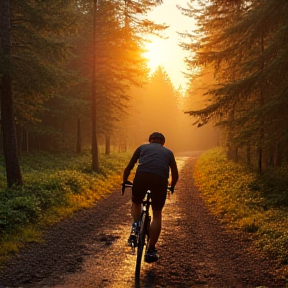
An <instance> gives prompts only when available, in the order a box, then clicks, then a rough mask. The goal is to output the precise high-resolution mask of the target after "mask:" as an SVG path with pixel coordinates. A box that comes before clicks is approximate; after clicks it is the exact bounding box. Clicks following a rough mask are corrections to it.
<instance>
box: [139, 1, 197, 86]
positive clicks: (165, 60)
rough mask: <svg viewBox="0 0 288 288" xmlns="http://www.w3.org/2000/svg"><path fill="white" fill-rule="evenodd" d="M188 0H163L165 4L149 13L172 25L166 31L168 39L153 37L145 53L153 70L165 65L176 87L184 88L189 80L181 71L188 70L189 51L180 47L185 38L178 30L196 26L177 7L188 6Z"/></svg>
mask: <svg viewBox="0 0 288 288" xmlns="http://www.w3.org/2000/svg"><path fill="white" fill-rule="evenodd" d="M187 2H189V3H190V0H163V4H162V5H160V6H158V7H157V8H155V9H154V10H153V11H151V12H150V13H149V15H148V17H149V19H151V20H153V21H155V22H156V23H165V24H167V25H170V27H169V28H168V29H167V30H166V31H165V32H164V35H165V36H167V37H169V38H168V39H160V38H158V37H152V38H151V39H152V41H153V43H148V44H147V49H148V50H149V52H148V53H147V54H145V57H147V58H149V59H150V61H149V66H150V68H151V69H152V72H153V71H154V70H155V69H156V68H157V67H158V66H159V65H161V66H163V67H164V69H165V70H166V72H167V73H168V75H169V77H170V79H171V81H172V83H173V85H174V86H175V88H176V89H177V88H178V87H179V85H181V86H182V87H183V88H185V86H186V82H187V80H186V79H185V78H184V76H183V74H182V72H181V71H185V70H186V66H185V63H184V62H183V58H184V57H185V56H188V54H187V52H186V51H183V50H182V48H181V47H179V42H180V41H183V40H184V39H183V38H181V36H180V35H178V34H177V32H186V31H188V32H190V31H191V30H193V29H194V27H195V26H194V20H193V19H192V18H189V17H187V16H183V15H182V14H181V11H180V10H179V9H178V8H177V7H176V5H177V4H178V5H180V6H182V7H184V8H187Z"/></svg>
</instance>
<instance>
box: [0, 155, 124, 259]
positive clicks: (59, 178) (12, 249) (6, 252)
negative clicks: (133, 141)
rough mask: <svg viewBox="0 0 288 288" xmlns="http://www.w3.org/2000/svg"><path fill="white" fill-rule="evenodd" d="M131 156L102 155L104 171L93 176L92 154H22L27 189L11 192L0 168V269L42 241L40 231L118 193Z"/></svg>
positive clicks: (101, 168) (101, 170)
mask: <svg viewBox="0 0 288 288" xmlns="http://www.w3.org/2000/svg"><path fill="white" fill-rule="evenodd" d="M129 156H130V155H128V154H126V153H122V154H111V155H109V156H107V155H102V154H100V155H99V157H100V158H99V163H100V172H99V173H95V172H92V171H91V154H90V153H87V154H85V155H76V154H73V155H51V154H39V153H38V154H35V155H32V154H27V155H22V156H21V159H20V166H21V171H22V176H23V183H24V185H23V186H22V187H21V188H19V187H14V188H11V189H8V188H6V186H7V185H6V178H5V177H4V167H3V166H1V167H0V169H1V172H2V173H1V177H0V265H1V263H4V261H5V260H6V259H7V258H8V257H9V256H10V255H13V254H15V253H17V252H18V250H19V248H20V247H22V246H23V245H24V244H25V243H27V242H32V241H41V231H42V230H43V229H44V228H45V227H46V226H47V225H51V224H53V223H55V222H58V221H60V220H61V219H63V218H66V217H69V216H70V215H72V214H73V213H74V212H75V211H77V210H79V209H82V208H87V207H90V206H92V205H93V204H94V203H95V202H97V201H98V200H99V199H101V197H103V196H104V195H106V194H108V193H110V192H112V191H113V187H115V186H116V187H118V189H119V193H120V188H119V187H120V183H121V178H120V175H121V174H122V170H123V168H124V165H125V163H128V160H129ZM1 163H3V161H1Z"/></svg>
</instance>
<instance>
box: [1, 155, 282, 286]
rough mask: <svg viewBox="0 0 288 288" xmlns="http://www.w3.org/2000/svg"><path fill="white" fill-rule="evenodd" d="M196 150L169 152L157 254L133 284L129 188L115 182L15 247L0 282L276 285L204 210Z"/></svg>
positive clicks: (271, 272)
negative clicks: (171, 185)
mask: <svg viewBox="0 0 288 288" xmlns="http://www.w3.org/2000/svg"><path fill="white" fill-rule="evenodd" d="M198 155H199V153H196V152H195V153H190V154H189V157H187V156H186V157H184V156H183V155H180V156H179V157H177V162H178V166H179V168H181V171H180V180H179V183H178V185H177V190H176V191H175V193H174V195H168V198H167V202H166V206H165V208H164V210H163V229H162V233H161V235H160V239H159V242H158V247H157V249H158V252H159V256H160V259H159V260H158V261H157V262H156V263H153V264H146V263H144V264H143V267H142V271H141V273H142V274H141V279H140V283H135V281H134V269H135V260H136V258H135V257H136V256H135V255H133V254H131V251H130V248H129V247H128V246H127V239H128V236H129V230H130V222H131V219H130V213H129V212H130V191H128V190H127V191H126V193H125V195H124V196H121V193H120V187H117V189H115V191H112V192H111V194H109V195H108V196H107V197H105V198H104V199H102V200H100V201H99V202H98V203H97V204H95V206H94V207H92V208H91V209H85V210H82V211H79V212H77V213H75V215H74V216H73V217H71V218H69V219H66V220H65V221H62V222H61V223H58V224H56V225H54V226H53V227H50V228H49V229H48V230H47V231H46V232H45V233H44V235H43V242H42V243H30V244H29V245H27V246H26V247H25V248H24V249H22V250H21V251H20V253H19V254H18V255H17V256H15V257H14V258H13V259H11V261H9V262H8V263H7V265H6V266H5V268H4V269H2V270H1V271H0V288H8V287H9V288H12V287H18V288H20V287H21V288H31V287H33V288H44V287H53V288H92V287H94V288H104V287H105V288H118V287H119V288H132V287H134V288H135V287H137V288H140V287H141V288H152V287H155V288H156V287H157V288H160V287H161V288H162V287H163V288H164V287H165V288H168V287H169V288H170V287H171V288H172V287H179V288H192V287H193V288H204V287H205V288H206V287H207V288H244V287H245V288H256V287H269V288H282V287H283V288H284V287H285V285H284V283H282V282H281V281H280V280H279V279H277V277H276V275H275V271H276V268H275V266H274V264H273V263H271V262H269V261H268V259H265V258H263V257H261V256H259V255H258V254H255V253H253V250H251V249H250V246H251V241H250V240H249V237H247V235H245V234H241V233H235V232H231V231H228V230H227V229H225V227H224V226H223V225H222V224H220V222H219V220H218V219H217V218H216V217H215V216H213V215H212V214H210V213H209V211H208V209H207V208H206V206H205V204H204V203H203V201H202V198H201V193H199V191H198V190H197V189H196V188H195V186H194V185H193V179H192V170H193V165H194V164H195V161H196V159H197V157H198Z"/></svg>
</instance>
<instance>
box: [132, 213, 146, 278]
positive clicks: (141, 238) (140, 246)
mask: <svg viewBox="0 0 288 288" xmlns="http://www.w3.org/2000/svg"><path fill="white" fill-rule="evenodd" d="M146 216H147V213H146V211H142V213H141V216H140V230H139V236H138V247H137V259H136V268H135V278H136V279H139V278H140V269H141V262H142V257H143V250H144V245H145V237H146V233H147V230H146V229H147V227H146V225H147V224H146V223H147V221H146Z"/></svg>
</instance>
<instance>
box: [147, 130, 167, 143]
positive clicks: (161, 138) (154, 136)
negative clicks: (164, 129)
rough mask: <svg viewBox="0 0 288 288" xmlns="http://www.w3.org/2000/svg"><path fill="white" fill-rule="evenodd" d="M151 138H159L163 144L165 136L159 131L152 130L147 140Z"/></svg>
mask: <svg viewBox="0 0 288 288" xmlns="http://www.w3.org/2000/svg"><path fill="white" fill-rule="evenodd" d="M153 139H159V140H160V142H161V144H162V145H164V143H165V137H164V135H163V134H161V133H159V132H153V133H152V134H151V135H150V136H149V142H151V140H153Z"/></svg>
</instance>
